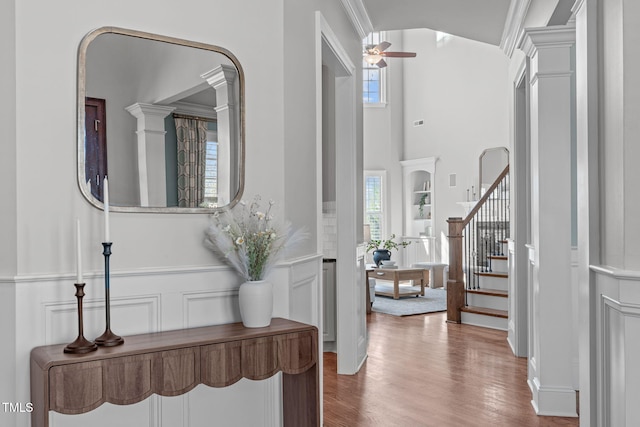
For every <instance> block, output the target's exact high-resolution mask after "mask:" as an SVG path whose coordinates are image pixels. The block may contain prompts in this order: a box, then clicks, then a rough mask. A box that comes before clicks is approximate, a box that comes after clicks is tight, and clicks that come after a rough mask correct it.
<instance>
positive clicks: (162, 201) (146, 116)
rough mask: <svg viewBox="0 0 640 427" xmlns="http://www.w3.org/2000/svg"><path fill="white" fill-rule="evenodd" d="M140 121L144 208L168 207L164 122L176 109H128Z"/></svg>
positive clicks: (140, 177)
mask: <svg viewBox="0 0 640 427" xmlns="http://www.w3.org/2000/svg"><path fill="white" fill-rule="evenodd" d="M126 110H127V111H128V112H129V113H131V115H132V116H134V117H135V118H136V119H137V120H138V128H137V130H136V134H137V135H138V140H137V144H138V150H137V152H138V186H139V189H140V206H145V207H147V206H150V207H166V206H167V173H166V172H167V171H166V165H165V163H166V162H165V140H164V135H165V134H166V131H165V129H164V118H165V117H167V116H168V115H169V114H171V112H172V111H173V110H175V108H174V107H164V106H160V105H152V104H143V103H139V102H138V103H135V104H133V105H130V106H128V107H127V108H126Z"/></svg>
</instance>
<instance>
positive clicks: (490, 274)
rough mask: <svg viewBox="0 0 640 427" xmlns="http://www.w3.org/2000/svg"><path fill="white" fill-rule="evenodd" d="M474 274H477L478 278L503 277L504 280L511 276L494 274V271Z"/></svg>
mask: <svg viewBox="0 0 640 427" xmlns="http://www.w3.org/2000/svg"><path fill="white" fill-rule="evenodd" d="M473 274H475V275H476V276H487V277H502V278H505V279H506V278H508V277H509V274H507V273H501V272H494V271H485V272H478V271H476V272H475V273H473Z"/></svg>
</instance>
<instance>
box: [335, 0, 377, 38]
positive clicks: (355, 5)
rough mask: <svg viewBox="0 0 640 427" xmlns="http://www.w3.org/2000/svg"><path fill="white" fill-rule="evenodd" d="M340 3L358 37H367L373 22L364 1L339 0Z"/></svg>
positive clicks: (371, 29)
mask: <svg viewBox="0 0 640 427" xmlns="http://www.w3.org/2000/svg"><path fill="white" fill-rule="evenodd" d="M341 3H342V7H344V10H345V11H346V12H347V16H348V17H349V20H350V21H351V25H353V28H354V29H355V30H356V32H357V33H358V35H359V36H360V38H361V39H363V38H365V37H367V35H369V33H370V32H372V31H373V24H372V23H371V19H370V18H369V13H367V8H366V7H365V6H364V2H363V1H362V0H341Z"/></svg>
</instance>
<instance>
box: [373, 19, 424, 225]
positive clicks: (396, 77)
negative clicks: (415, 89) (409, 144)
mask: <svg viewBox="0 0 640 427" xmlns="http://www.w3.org/2000/svg"><path fill="white" fill-rule="evenodd" d="M402 35H403V32H402V31H387V32H386V33H384V39H385V40H386V41H388V42H389V43H391V47H390V48H389V49H388V50H390V51H391V50H393V51H401V50H402V49H403V43H402V39H403V37H402ZM412 60H413V59H408V60H404V59H389V60H388V61H387V63H388V64H390V65H389V66H388V67H387V68H386V69H385V70H384V72H385V73H386V76H387V93H386V95H387V103H386V105H376V106H367V105H366V104H365V107H364V110H363V114H364V130H363V135H364V141H365V150H364V165H365V166H364V168H365V170H386V171H387V174H386V179H387V182H386V188H387V192H386V195H387V200H386V203H385V207H386V208H387V209H389V210H390V211H389V212H390V215H389V216H388V218H387V221H386V224H385V226H386V227H387V230H386V235H387V236H389V235H391V234H395V235H396V236H402V235H403V225H402V224H403V210H402V188H403V187H402V166H401V165H400V161H401V160H404V159H403V147H404V136H403V135H404V129H403V127H402V120H403V107H402V97H403V89H402V88H403V79H402V76H403V67H404V64H405V61H412ZM387 236H385V237H387Z"/></svg>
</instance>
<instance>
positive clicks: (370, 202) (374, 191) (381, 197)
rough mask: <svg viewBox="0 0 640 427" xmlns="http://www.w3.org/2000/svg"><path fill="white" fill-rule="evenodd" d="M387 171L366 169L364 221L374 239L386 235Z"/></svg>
mask: <svg viewBox="0 0 640 427" xmlns="http://www.w3.org/2000/svg"><path fill="white" fill-rule="evenodd" d="M385 176H386V173H385V171H366V172H365V176H364V223H365V224H369V226H370V228H371V238H372V239H382V236H384V235H385V213H386V212H385V211H386V209H385V194H384V193H385V182H384V181H385Z"/></svg>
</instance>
